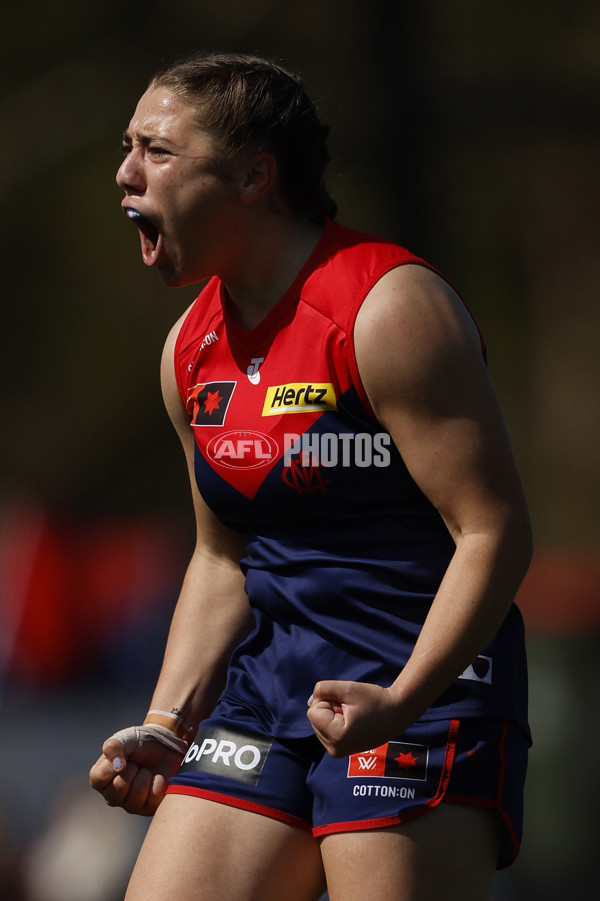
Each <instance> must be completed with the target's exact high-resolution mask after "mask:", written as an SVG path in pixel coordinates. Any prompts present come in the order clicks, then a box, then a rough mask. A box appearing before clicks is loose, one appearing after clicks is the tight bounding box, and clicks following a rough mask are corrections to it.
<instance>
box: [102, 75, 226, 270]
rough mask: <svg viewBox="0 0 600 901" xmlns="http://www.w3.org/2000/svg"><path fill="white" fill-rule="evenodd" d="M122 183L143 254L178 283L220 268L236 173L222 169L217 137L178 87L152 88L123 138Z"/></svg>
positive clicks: (224, 251) (224, 250)
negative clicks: (200, 123)
mask: <svg viewBox="0 0 600 901" xmlns="http://www.w3.org/2000/svg"><path fill="white" fill-rule="evenodd" d="M123 146H124V151H125V159H124V160H123V163H122V164H121V167H120V168H119V171H118V173H117V184H118V185H119V186H120V187H121V188H122V189H123V191H124V192H125V197H124V199H123V201H122V206H123V209H124V210H125V212H126V213H127V215H128V216H129V217H130V218H131V219H132V221H133V222H135V223H136V225H137V226H138V229H139V232H140V239H141V247H142V258H143V260H144V263H145V264H146V265H147V266H155V267H156V268H157V270H158V271H159V273H160V275H161V277H162V279H163V280H164V281H165V283H166V284H168V285H170V286H180V285H186V284H193V283H194V282H197V281H200V280H201V279H203V278H206V277H207V276H210V275H214V274H216V273H218V272H219V270H220V268H221V267H222V264H223V262H224V259H225V257H226V255H227V247H228V241H227V240H226V237H227V236H229V237H233V235H232V231H234V230H235V215H236V210H237V209H238V207H239V203H238V202H237V201H238V192H237V190H236V186H237V182H236V178H235V175H234V174H232V176H231V177H230V178H226V177H224V176H223V175H222V174H219V172H218V171H217V168H216V167H215V165H214V162H213V161H214V158H215V152H214V145H213V142H212V140H211V137H210V135H209V134H208V133H207V132H205V131H201V130H199V128H198V124H197V121H196V119H195V111H194V110H193V109H192V108H191V107H190V106H189V105H188V104H186V103H185V102H183V101H182V100H181V99H180V98H178V97H177V96H176V95H174V94H173V93H172V92H170V91H168V90H165V89H164V88H150V89H149V90H148V91H146V93H145V94H144V95H143V97H142V98H141V100H140V102H139V103H138V106H137V109H136V111H135V113H134V115H133V118H132V120H131V122H130V124H129V128H128V129H127V131H126V132H125V134H124V136H123Z"/></svg>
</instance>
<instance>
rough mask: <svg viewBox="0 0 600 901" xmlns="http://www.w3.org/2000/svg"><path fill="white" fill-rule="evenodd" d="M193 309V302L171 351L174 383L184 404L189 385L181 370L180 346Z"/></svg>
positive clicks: (194, 304)
mask: <svg viewBox="0 0 600 901" xmlns="http://www.w3.org/2000/svg"><path fill="white" fill-rule="evenodd" d="M195 307H196V302H195V301H194V303H193V304H192V305H191V307H190V308H189V310H188V311H187V315H186V316H185V318H184V319H183V321H182V323H181V325H180V327H179V332H178V333H177V337H176V339H175V346H174V349H173V358H174V359H173V365H174V367H175V381H176V382H177V388H178V389H179V394H180V396H181V400H182V401H183V403H184V404H185V403H187V392H188V388H189V385H188V381H187V373H186V372H184V371H183V370H182V368H181V364H182V349H181V345H182V343H183V339H184V337H185V334H186V333H187V331H188V329H189V324H190V318H191V316H192V315H193V313H194V310H195Z"/></svg>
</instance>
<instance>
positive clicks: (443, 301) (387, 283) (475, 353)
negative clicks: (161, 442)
mask: <svg viewBox="0 0 600 901" xmlns="http://www.w3.org/2000/svg"><path fill="white" fill-rule="evenodd" d="M124 145H125V159H124V161H123V164H122V165H121V167H120V169H119V173H118V176H117V182H118V184H119V185H120V187H121V188H122V190H123V192H124V195H125V196H124V199H123V207H124V210H125V212H127V211H132V210H134V211H136V212H137V213H139V214H140V215H141V216H142V217H145V219H142V218H140V219H139V220H138V222H137V224H138V228H139V229H140V233H141V247H142V256H143V259H144V262H145V263H146V265H148V266H153V267H155V268H156V269H157V271H158V272H159V273H160V275H161V278H162V279H163V281H164V282H165V284H167V285H168V286H172V287H178V286H183V285H189V284H193V283H195V282H198V281H201V280H202V279H204V278H206V277H208V276H211V275H218V276H219V277H220V278H221V280H222V282H223V286H224V290H225V292H226V301H227V302H228V304H229V306H230V309H231V311H232V312H234V314H235V316H236V318H237V321H238V323H239V324H241V325H242V326H244V327H245V328H252V327H253V326H254V325H256V324H257V323H258V322H260V320H261V319H262V318H263V317H264V315H265V314H266V313H267V312H268V310H269V309H270V308H271V307H272V306H273V304H275V303H276V302H277V300H278V299H279V298H281V297H282V296H283V295H284V293H285V291H286V290H287V289H288V288H289V286H290V285H291V284H292V281H293V280H294V278H296V277H297V275H298V273H299V272H300V270H301V268H302V266H303V264H304V263H306V261H307V259H308V257H309V255H310V253H311V251H312V250H313V248H314V246H315V244H316V243H317V241H318V239H319V236H320V234H321V228H320V227H319V226H318V225H316V224H315V223H314V222H312V221H310V220H309V219H308V218H307V217H306V216H304V215H301V214H299V213H297V212H295V211H294V210H292V209H290V207H289V206H288V204H287V203H286V202H285V200H284V198H283V197H282V195H281V192H280V190H279V187H278V171H277V165H278V164H277V161H276V160H275V158H274V157H273V156H272V155H271V154H269V153H268V152H260V153H254V154H252V153H250V152H249V153H248V154H246V155H245V156H244V155H242V156H239V157H237V158H236V159H235V160H233V161H229V162H228V164H227V166H226V168H225V169H223V168H222V167H221V166H219V167H218V168H217V167H215V165H214V162H215V157H216V151H217V145H216V143H215V141H214V139H213V137H212V136H211V134H210V133H208V132H207V131H206V130H202V128H201V125H200V121H199V119H198V116H197V111H196V110H194V109H193V108H192V107H191V106H190V105H188V104H187V103H185V102H183V101H182V100H181V98H179V97H177V96H175V95H174V94H173V93H171V92H170V91H168V90H166V89H164V88H156V87H155V88H150V89H149V90H148V91H147V92H146V93H145V94H144V96H143V97H142V98H141V100H140V102H139V104H138V107H137V109H136V111H135V113H134V116H133V118H132V120H131V123H130V125H129V128H128V129H127V131H126V133H125V136H124ZM146 220H147V222H146ZM134 221H135V219H134ZM150 223H151V224H150ZM184 318H185V314H184V316H182V317H181V318H180V320H179V321H178V323H176V325H175V326H174V327H173V329H172V331H171V333H170V335H169V337H168V339H167V342H166V345H165V350H164V354H163V361H162V369H161V380H162V387H163V395H164V399H165V404H166V407H167V410H168V412H169V415H170V417H171V419H172V421H173V424H174V426H175V428H176V430H177V432H178V434H179V436H180V439H181V443H182V446H183V449H184V452H185V455H186V459H187V463H188V468H189V472H190V483H191V491H192V498H193V504H194V511H195V516H196V525H197V544H196V548H195V551H194V553H193V555H192V559H191V561H190V564H189V567H188V569H187V572H186V576H185V579H184V582H183V586H182V589H181V593H180V596H179V599H178V602H177V606H176V609H175V612H174V615H173V619H172V622H171V627H170V631H169V637H168V641H167V647H166V651H165V656H164V660H163V666H162V669H161V673H160V677H159V680H158V682H157V685H156V688H155V691H154V694H153V696H152V698H151V702H150V708H151V709H158V710H170V709H171V708H172V706H173V705H176V706H177V709H178V710H179V711H181V713H182V716H183V719H184V720H185V722H186V723H188V724H191V725H192V726H194V727H195V726H196V725H197V724H198V723H199V722H201V721H202V720H203V719H204V718H205V717H206V715H207V714H208V713H209V712H210V711H211V710H212V709H213V707H214V705H215V703H216V701H217V698H218V697H219V695H220V692H221V691H222V688H223V684H224V679H225V673H226V669H227V665H228V661H229V659H230V656H231V650H232V648H233V647H235V646H236V645H238V644H239V641H240V640H241V639H242V638H243V637H244V636H245V635H247V634H248V632H249V631H250V630H251V629H252V627H253V620H252V616H251V613H250V608H249V605H248V598H247V596H246V593H245V588H244V574H243V572H242V569H241V567H240V560H241V558H242V556H243V554H244V553H245V547H244V536H243V535H242V534H241V533H239V532H238V531H237V530H233V529H230V528H228V527H227V526H225V525H224V523H223V522H222V521H221V520H219V519H218V517H217V516H216V515H215V513H214V512H213V511H212V510H211V509H210V508H209V507H208V506H207V505H206V503H205V502H204V500H203V498H202V496H201V493H200V489H199V487H198V484H197V482H196V477H195V473H194V458H195V453H196V444H195V438H194V435H193V433H192V431H193V430H192V429H190V422H189V416H188V414H187V411H186V408H185V406H184V403H183V401H182V398H181V395H180V388H179V386H178V383H177V378H176V372H175V356H176V342H177V340H178V336H179V331H180V328H181V324H182V322H183V320H184ZM353 338H354V350H355V356H356V363H357V366H358V370H359V372H360V376H361V380H362V383H363V386H364V389H365V391H366V394H367V396H368V398H369V400H370V403H371V406H372V408H373V411H374V413H375V416H376V419H377V421H378V422H379V423H380V424H381V427H382V428H383V429H385V430H386V432H388V433H389V435H390V436H391V438H392V440H393V441H394V443H395V445H396V447H397V448H398V451H399V453H400V455H401V457H402V459H403V461H404V462H405V465H406V467H407V469H408V471H409V472H410V474H411V475H412V477H413V478H414V480H415V483H416V484H417V485H418V486H419V488H420V489H421V490H422V491H423V493H424V494H425V495H426V496H427V497H428V498H429V500H430V501H431V503H432V505H433V506H434V507H435V508H436V509H437V510H438V511H439V513H440V516H441V517H442V518H443V520H444V522H445V524H446V527H447V529H448V531H449V533H450V534H451V536H452V538H453V539H454V542H455V545H456V550H455V553H454V556H453V558H452V561H451V563H450V565H449V566H448V569H447V572H446V574H445V576H444V579H443V580H442V582H441V584H440V586H439V589H438V592H437V595H436V598H435V600H434V602H433V604H432V605H431V609H430V611H429V613H428V615H427V617H426V619H425V622H424V624H423V627H422V630H421V632H420V635H419V638H418V640H417V642H416V644H415V647H414V650H413V653H412V655H411V657H410V658H409V660H408V661H407V662H406V664H405V666H404V667H403V669H402V670H401V671H400V672H399V675H398V677H397V679H396V681H395V682H394V683H393V684H392V685H390V686H380V685H374V684H370V683H369V684H367V683H361V682H349V681H338V680H336V679H335V675H336V674H335V673H330V672H327V671H324V672H323V675H322V681H320V682H317V684H316V685H315V686H314V690H313V694H312V697H311V699H310V702H309V706H308V709H307V717H308V719H309V721H310V723H311V725H312V728H313V730H314V732H315V734H316V735H317V737H318V738H319V740H320V741H321V743H322V744H323V746H324V747H325V749H326V750H327V752H328V753H329V754H330V755H331V756H332V757H337V758H340V757H345V756H348V755H349V754H352V753H355V752H358V751H360V750H363V749H365V748H372V747H376V746H377V745H379V744H382V743H384V742H386V741H388V740H390V739H391V738H392V737H393V736H398V735H401V734H402V733H403V732H404V731H405V730H406V729H407V728H408V727H409V726H410V725H412V724H413V723H414V722H415V721H416V720H418V719H419V717H420V716H421V715H422V714H423V713H424V712H425V711H426V710H427V709H428V708H429V707H430V706H431V704H433V702H434V701H435V699H436V698H437V697H438V696H439V695H440V694H441V693H442V692H443V691H444V690H445V688H446V687H447V686H448V685H450V684H451V683H452V681H453V680H454V679H455V678H456V677H457V676H458V675H459V674H460V673H461V672H462V671H463V670H464V669H465V667H466V666H467V665H468V664H469V663H470V662H471V661H472V660H473V659H474V657H475V656H476V655H477V654H478V653H479V652H480V650H481V648H482V647H484V646H485V644H486V642H487V641H488V640H489V638H490V637H491V636H492V635H493V634H494V633H495V631H496V630H497V629H498V627H499V625H500V623H501V622H502V620H503V618H504V617H505V615H506V612H507V610H508V608H509V606H510V604H511V603H512V598H513V597H514V594H515V591H516V588H517V587H518V584H519V582H520V580H521V578H522V576H523V574H524V572H525V570H526V568H527V565H528V562H529V557H530V553H531V547H530V526H529V519H528V513H527V508H526V502H525V498H524V496H523V493H522V488H521V484H520V480H519V476H518V472H517V470H516V467H515V464H514V460H513V457H512V453H511V450H510V446H509V443H508V438H507V435H506V431H505V427H504V422H503V418H502V414H501V412H500V409H499V406H498V404H497V400H496V398H495V394H494V391H493V387H492V385H491V382H490V380H489V376H488V373H487V371H486V368H485V365H484V362H483V359H482V354H481V344H480V339H479V334H478V332H477V329H476V328H475V326H474V324H473V322H472V320H471V318H470V316H469V314H468V313H467V311H466V310H465V308H464V305H463V304H462V301H460V299H459V298H458V297H457V296H456V294H455V293H454V292H453V291H452V290H451V289H450V287H449V286H448V285H447V284H446V283H445V282H444V281H443V280H442V279H441V278H440V277H438V276H437V275H435V274H434V273H433V272H431V271H429V270H428V269H425V268H424V267H422V266H411V265H406V266H400V267H397V268H396V269H392V270H391V271H389V272H387V273H386V274H385V275H384V276H382V277H381V278H380V280H379V281H378V282H377V284H376V285H375V286H374V287H373V288H372V289H371V291H370V292H369V293H368V295H367V296H366V297H365V298H364V301H363V303H362V305H361V308H360V311H359V313H358V316H357V319H356V323H355V325H354V334H353ZM315 352H317V350H315ZM180 757H181V754H179V755H178V754H177V753H175V752H173V751H170V750H167V749H166V747H165V746H164V745H162V744H159V742H158V741H150V742H147V743H146V744H145V745H144V744H143V743H142V745H138V744H137V743H136V742H134V743H133V746H132V748H127V747H126V745H125V743H124V742H122V741H121V740H120V739H119V738H118V737H112V738H110V739H108V740H107V741H106V742H105V744H104V746H103V753H102V755H101V757H100V758H99V759H98V761H97V762H96V764H95V765H94V766H93V767H92V771H91V775H90V779H91V783H92V785H93V786H94V787H95V788H96V789H97V790H98V791H100V792H101V793H102V795H103V796H104V798H105V800H106V801H107V803H109V804H110V805H113V806H120V807H123V808H124V809H125V810H127V811H129V812H130V813H141V814H151V815H154V819H153V823H152V826H151V828H150V830H149V832H148V836H147V838H146V840H145V842H144V845H143V848H142V852H141V854H140V857H139V859H138V863H137V865H136V868H135V870H134V874H133V876H132V880H131V882H130V885H129V889H128V892H127V901H165V899H168V898H171V897H173V895H174V894H175V895H176V896H177V897H178V898H181V899H185V901H200V899H208V898H220V899H221V901H255V899H256V898H259V897H260V898H261V899H262V901H279V899H280V898H282V897H285V898H286V899H288V901H315V899H316V898H318V897H319V896H320V894H321V892H322V891H323V887H324V886H323V875H324V872H326V874H327V882H328V887H329V892H330V896H331V898H332V899H343V901H438V899H439V898H441V897H444V898H446V899H448V901H481V899H483V898H486V897H488V896H489V885H490V882H491V879H492V875H493V872H494V869H495V866H496V862H497V860H498V853H499V839H500V836H499V831H498V820H497V815H496V813H495V811H493V810H488V809H485V808H477V807H468V806H462V805H460V804H441V805H439V806H438V807H436V808H435V809H432V810H430V811H428V812H427V815H426V816H423V817H422V818H421V819H417V820H414V821H410V822H407V823H404V824H402V825H400V826H393V827H390V828H382V829H370V830H368V831H362V830H358V831H356V832H354V831H351V832H347V833H346V832H340V833H339V834H333V835H326V836H325V837H323V838H321V839H320V841H315V840H313V838H312V837H311V835H310V833H308V832H307V831H305V830H304V829H299V828H297V827H296V826H293V825H290V824H288V823H286V822H280V821H279V820H277V819H276V818H271V817H268V816H257V815H256V814H255V813H254V812H251V811H248V810H239V809H237V807H229V806H228V805H226V804H215V803H214V802H213V801H211V800H207V799H205V798H201V797H191V796H188V795H179V794H165V793H166V789H167V785H168V780H169V778H170V777H171V776H172V775H173V773H174V772H175V771H176V769H177V766H178V764H179V759H180ZM200 849H202V850H200ZM224 849H225V850H224ZM195 851H197V852H198V853H194V852H195Z"/></svg>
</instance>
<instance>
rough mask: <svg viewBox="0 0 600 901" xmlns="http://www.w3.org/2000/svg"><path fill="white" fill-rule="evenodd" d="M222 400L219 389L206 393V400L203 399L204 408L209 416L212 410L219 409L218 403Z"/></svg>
mask: <svg viewBox="0 0 600 901" xmlns="http://www.w3.org/2000/svg"><path fill="white" fill-rule="evenodd" d="M222 400H223V398H222V397H219V391H218V390H217V391H209V392H208V394H207V395H206V400H205V401H204V409H205V411H206V412H207V413H208V415H209V416H211V415H212V413H213V410H218V409H219V404H220V403H221V401H222Z"/></svg>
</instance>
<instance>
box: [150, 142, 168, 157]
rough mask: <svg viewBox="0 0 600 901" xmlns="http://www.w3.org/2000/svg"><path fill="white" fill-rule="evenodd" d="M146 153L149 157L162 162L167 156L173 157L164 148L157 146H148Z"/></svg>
mask: <svg viewBox="0 0 600 901" xmlns="http://www.w3.org/2000/svg"><path fill="white" fill-rule="evenodd" d="M146 153H147V155H148V156H149V157H151V158H152V159H155V160H161V159H164V158H165V157H167V156H171V154H170V153H169V151H168V150H165V148H164V147H160V146H159V145H157V144H150V145H149V146H148V149H147V150H146Z"/></svg>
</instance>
